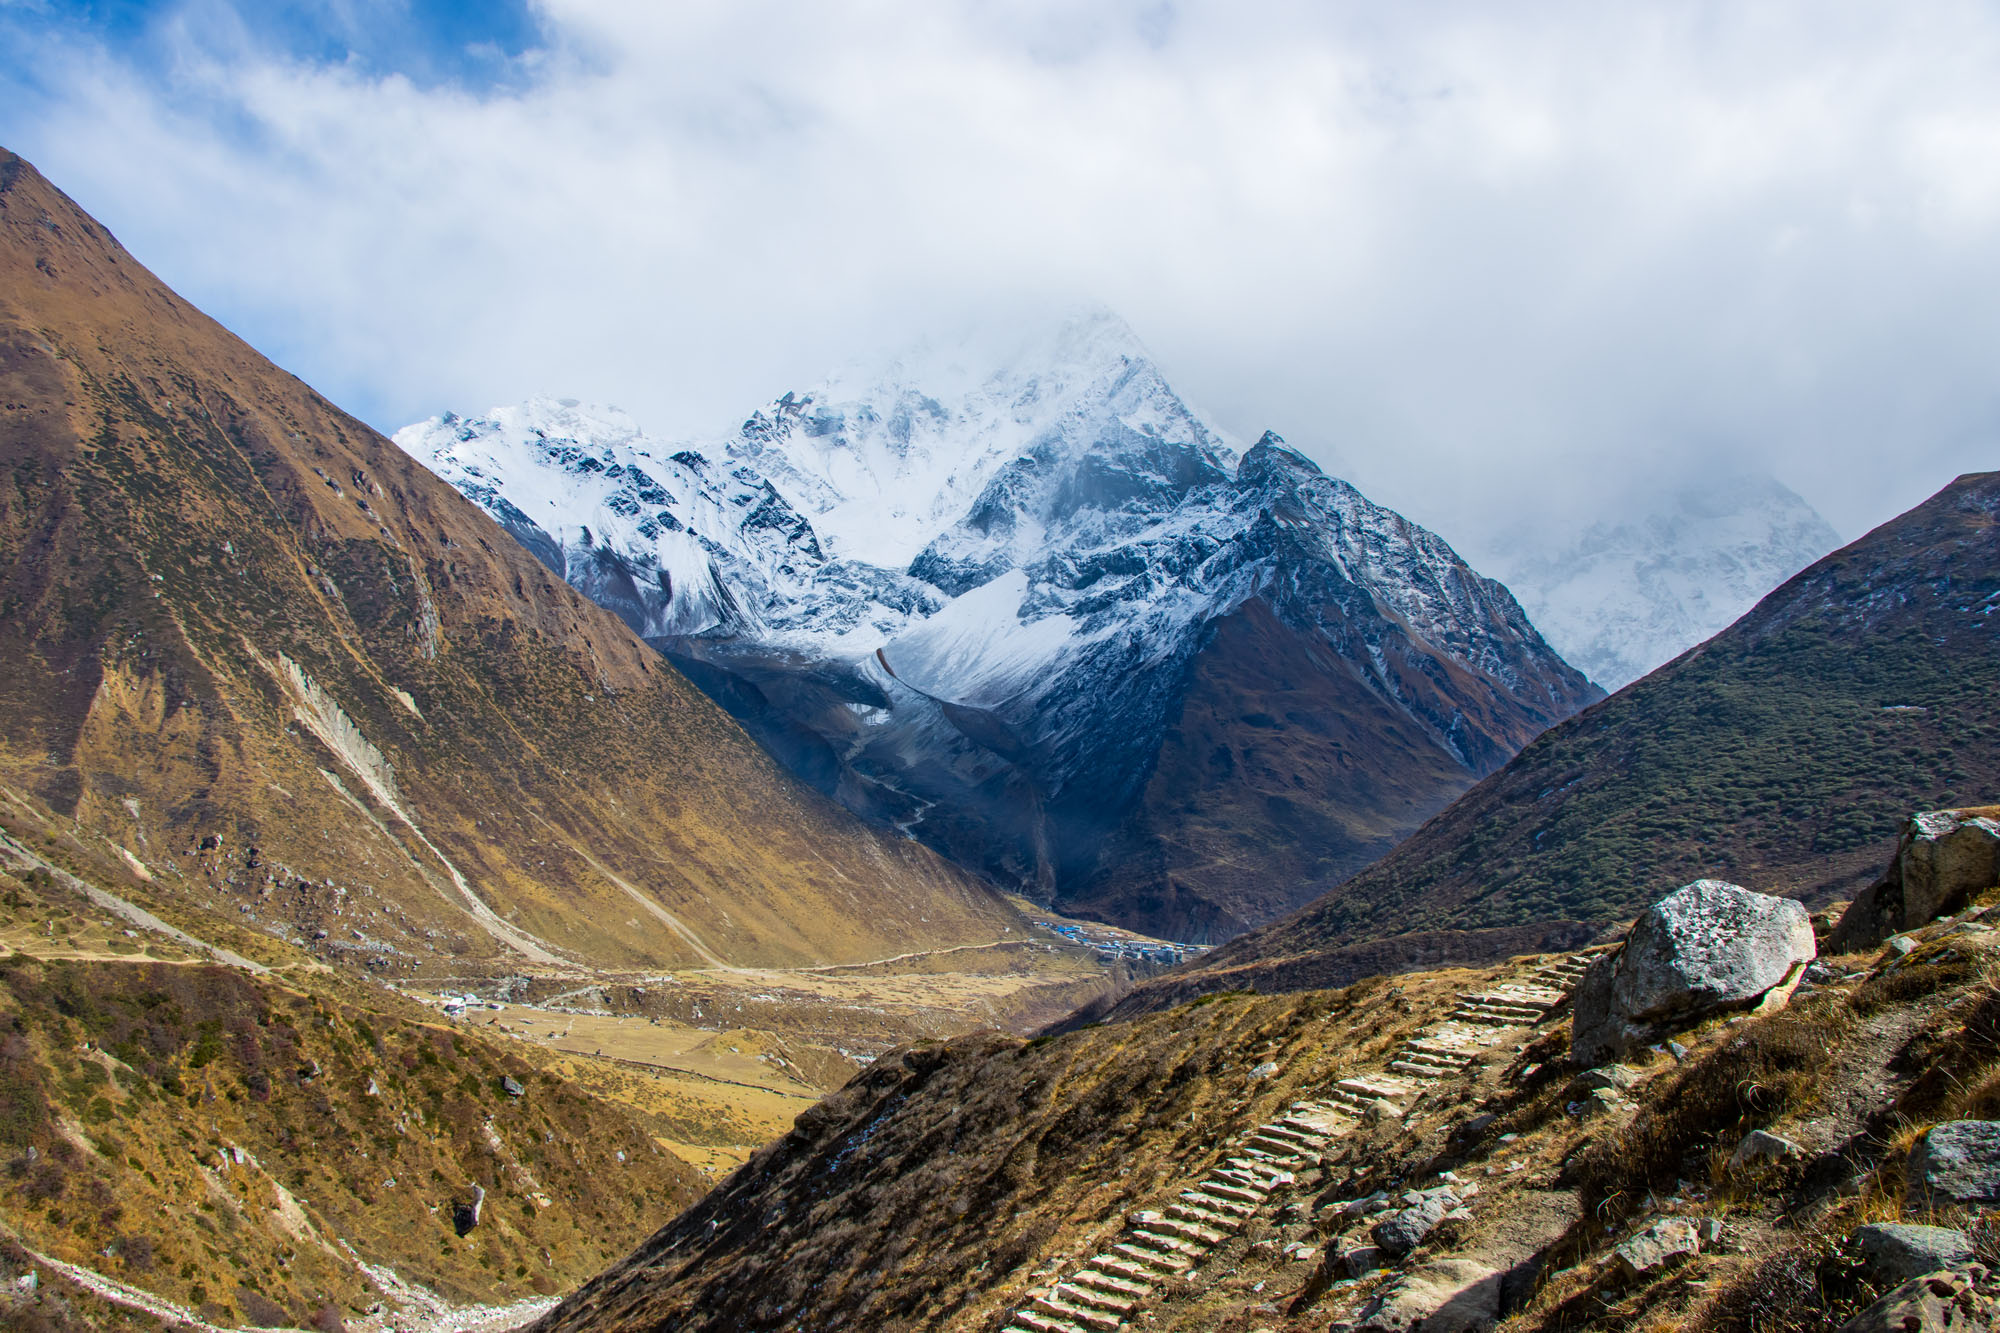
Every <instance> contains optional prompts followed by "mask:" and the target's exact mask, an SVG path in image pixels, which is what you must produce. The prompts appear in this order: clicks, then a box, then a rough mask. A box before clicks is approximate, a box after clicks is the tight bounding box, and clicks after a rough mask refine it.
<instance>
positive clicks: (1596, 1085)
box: [1572, 1065, 1639, 1092]
mask: <svg viewBox="0 0 2000 1333" xmlns="http://www.w3.org/2000/svg"><path fill="white" fill-rule="evenodd" d="M1638 1081H1639V1071H1638V1070H1636V1069H1634V1068H1632V1067H1631V1066H1630V1065H1599V1066H1598V1067H1597V1068H1595V1069H1586V1070H1584V1071H1583V1072H1582V1073H1581V1074H1578V1075H1577V1076H1576V1078H1575V1079H1574V1080H1572V1086H1573V1087H1575V1088H1576V1089H1577V1091H1579V1092H1595V1091H1597V1090H1598V1089H1600V1088H1611V1089H1615V1090H1617V1091H1620V1092H1622V1091H1624V1090H1625V1089H1626V1088H1629V1087H1631V1086H1632V1085H1633V1084H1634V1083H1637V1082H1638Z"/></svg>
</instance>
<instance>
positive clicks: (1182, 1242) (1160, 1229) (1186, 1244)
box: [1126, 1220, 1222, 1261]
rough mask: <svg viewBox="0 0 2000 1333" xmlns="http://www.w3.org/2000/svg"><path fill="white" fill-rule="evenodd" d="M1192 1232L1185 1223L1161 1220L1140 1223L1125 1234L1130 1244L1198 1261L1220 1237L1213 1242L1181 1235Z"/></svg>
mask: <svg viewBox="0 0 2000 1333" xmlns="http://www.w3.org/2000/svg"><path fill="white" fill-rule="evenodd" d="M1192 1230H1194V1228H1192V1227H1189V1226H1188V1225H1187V1224H1186V1223H1185V1222H1169V1221H1164V1220H1162V1221H1159V1222H1145V1223H1142V1224H1140V1225H1139V1226H1136V1227H1133V1228H1132V1230H1131V1231H1129V1232H1127V1233H1126V1234H1127V1235H1129V1236H1131V1237H1132V1242H1133V1244H1135V1245H1144V1246H1146V1247H1147V1248H1148V1249H1153V1250H1165V1251H1167V1252H1169V1253H1172V1254H1178V1255H1180V1256H1181V1257H1183V1258H1185V1259H1188V1260H1190V1261H1192V1260H1195V1259H1199V1258H1201V1257H1202V1256H1203V1255H1204V1254H1207V1253H1208V1252H1209V1251H1210V1250H1212V1249H1214V1248H1215V1246H1216V1244H1217V1242H1219V1241H1220V1240H1221V1239H1222V1237H1220V1236H1217V1237H1216V1238H1215V1240H1197V1239H1195V1238H1193V1237H1191V1236H1188V1235H1184V1234H1182V1233H1183V1232H1186V1231H1192Z"/></svg>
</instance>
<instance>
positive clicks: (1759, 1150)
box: [1729, 1129, 1799, 1171]
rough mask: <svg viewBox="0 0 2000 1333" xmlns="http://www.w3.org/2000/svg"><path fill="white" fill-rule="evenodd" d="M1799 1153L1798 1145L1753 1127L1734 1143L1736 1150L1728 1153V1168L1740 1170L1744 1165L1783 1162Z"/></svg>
mask: <svg viewBox="0 0 2000 1333" xmlns="http://www.w3.org/2000/svg"><path fill="white" fill-rule="evenodd" d="M1798 1155H1799V1145H1798V1144H1796V1143H1793V1142H1792V1141H1791V1140H1790V1139H1787V1138H1781V1137H1779V1136H1778V1135H1776V1134H1770V1133H1766V1132H1765V1131H1764V1130H1761V1129H1753V1130H1751V1131H1750V1132H1749V1133H1748V1134H1745V1135H1744V1136H1743V1141H1742V1142H1741V1143H1739V1144H1737V1145H1736V1151H1735V1152H1733V1153H1731V1154H1730V1155H1729V1169H1730V1170H1731V1171H1741V1170H1742V1169H1743V1168H1744V1167H1746V1166H1753V1165H1756V1164H1759V1163H1771V1162H1785V1161H1790V1160H1791V1159H1792V1158H1794V1157H1797V1156H1798Z"/></svg>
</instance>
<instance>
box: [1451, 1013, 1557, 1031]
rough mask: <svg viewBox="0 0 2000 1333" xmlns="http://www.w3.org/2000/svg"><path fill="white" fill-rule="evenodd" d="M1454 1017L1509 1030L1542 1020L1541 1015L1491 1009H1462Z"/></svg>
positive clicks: (1467, 1021) (1463, 1020)
mask: <svg viewBox="0 0 2000 1333" xmlns="http://www.w3.org/2000/svg"><path fill="white" fill-rule="evenodd" d="M1452 1017H1453V1018H1456V1019H1459V1020H1461V1021H1462V1022H1466V1023H1484V1024H1486V1025H1487V1026H1488V1027H1496V1028H1507V1027H1526V1026H1527V1025H1528V1024H1530V1023H1533V1022H1534V1021H1535V1020H1536V1019H1538V1018H1540V1017H1541V1015H1540V1014H1539V1013H1534V1014H1516V1013H1507V1012H1496V1011H1494V1010H1491V1009H1461V1010H1459V1011H1458V1012H1457V1013H1455V1014H1453V1015H1452Z"/></svg>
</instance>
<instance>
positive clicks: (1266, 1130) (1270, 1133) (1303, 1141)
mask: <svg viewBox="0 0 2000 1333" xmlns="http://www.w3.org/2000/svg"><path fill="white" fill-rule="evenodd" d="M1257 1133H1258V1135H1259V1136H1261V1137H1263V1138H1275V1139H1283V1140H1286V1141H1288V1142H1291V1143H1296V1144H1298V1145H1299V1146H1300V1147H1301V1148H1311V1149H1314V1150H1315V1151H1317V1150H1318V1149H1320V1148H1324V1147H1325V1146H1326V1137H1327V1136H1326V1135H1324V1134H1320V1133H1317V1132H1315V1131H1312V1130H1305V1129H1296V1128H1294V1127H1292V1126H1291V1125H1288V1124H1286V1123H1285V1122H1284V1121H1282V1120H1274V1121H1272V1122H1271V1123H1270V1124H1268V1125H1264V1126H1262V1127H1260V1128H1259V1129H1258V1130H1257Z"/></svg>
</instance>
